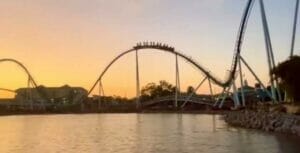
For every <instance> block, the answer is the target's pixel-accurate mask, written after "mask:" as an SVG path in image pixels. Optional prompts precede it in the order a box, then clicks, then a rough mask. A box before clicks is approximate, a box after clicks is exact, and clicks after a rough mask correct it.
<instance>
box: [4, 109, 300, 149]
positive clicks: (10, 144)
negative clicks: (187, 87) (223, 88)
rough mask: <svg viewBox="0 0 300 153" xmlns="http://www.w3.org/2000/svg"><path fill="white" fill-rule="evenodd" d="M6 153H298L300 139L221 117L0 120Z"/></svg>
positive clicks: (96, 116) (95, 116) (93, 116)
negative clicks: (234, 123)
mask: <svg viewBox="0 0 300 153" xmlns="http://www.w3.org/2000/svg"><path fill="white" fill-rule="evenodd" d="M0 125H1V126H0V131H1V134H0V139H1V141H0V152H1V153H39V152H64V153H68V152H69V153H81V152H91V153H96V152H97V153H98V152H103V153H113V152H114V153H140V152H145V153H157V152H164V153H181V152H209V153H232V152H239V153H252V152H255V153H264V152H271V153H272V152H275V153H281V152H282V153H285V152H288V153H293V152H295V153H296V152H300V147H299V140H300V139H299V138H298V137H290V136H284V135H278V134H273V133H264V132H259V131H256V130H247V129H237V128H232V127H230V126H228V125H227V124H226V123H224V122H223V120H221V119H220V116H218V115H197V114H90V115H34V116H8V117H0Z"/></svg>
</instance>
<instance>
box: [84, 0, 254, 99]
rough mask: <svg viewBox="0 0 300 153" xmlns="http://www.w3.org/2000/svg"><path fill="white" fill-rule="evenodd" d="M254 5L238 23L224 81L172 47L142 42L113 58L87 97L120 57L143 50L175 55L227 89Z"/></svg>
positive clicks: (250, 5) (249, 6)
mask: <svg viewBox="0 0 300 153" xmlns="http://www.w3.org/2000/svg"><path fill="white" fill-rule="evenodd" d="M253 4H254V0H248V2H247V5H246V8H245V10H244V13H243V16H242V20H241V23H240V27H239V31H238V35H237V41H236V44H235V49H234V54H233V60H232V64H231V69H230V73H229V75H228V77H227V78H225V80H220V79H218V78H217V76H215V75H212V74H211V73H210V71H209V70H207V69H206V68H204V67H203V66H201V65H200V64H198V63H197V62H196V61H194V60H193V59H191V58H190V57H188V56H186V55H184V54H182V53H180V52H178V51H175V49H174V48H173V47H169V46H168V45H165V44H163V45H162V44H161V43H154V42H150V43H148V42H144V43H138V44H137V45H136V46H134V47H133V48H132V49H129V50H127V51H125V52H122V53H121V54H119V55H118V56H117V57H115V58H114V59H113V60H112V61H111V62H110V63H109V64H108V65H107V66H106V67H105V69H104V71H102V73H101V74H100V76H99V77H98V79H97V81H96V82H95V83H94V84H93V86H92V88H91V89H90V90H89V91H88V95H90V94H91V92H92V91H93V90H94V88H95V87H96V85H97V83H98V82H99V81H101V79H102V77H103V76H104V74H105V73H106V72H107V70H108V69H109V68H110V67H111V66H112V65H113V64H114V63H115V62H116V61H117V60H118V59H120V58H121V57H123V56H124V55H126V54H128V53H130V52H133V51H140V50H144V49H156V50H157V51H164V52H168V53H172V54H175V55H178V56H180V57H181V58H183V59H185V60H186V61H188V62H189V63H191V64H192V65H194V66H195V67H196V68H198V70H200V71H201V72H202V73H203V74H204V75H205V76H207V77H208V78H209V79H210V80H211V81H212V82H213V83H215V84H216V85H218V86H221V87H223V88H225V87H228V86H229V85H230V84H231V82H232V80H233V79H234V77H235V75H236V69H237V64H238V58H239V56H240V53H241V46H242V42H243V39H244V33H245V30H246V27H247V23H248V19H249V16H250V14H251V10H252V7H253Z"/></svg>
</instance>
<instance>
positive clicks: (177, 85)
mask: <svg viewBox="0 0 300 153" xmlns="http://www.w3.org/2000/svg"><path fill="white" fill-rule="evenodd" d="M175 64H176V65H175V68H176V74H175V76H176V78H175V79H176V85H175V101H174V107H175V108H177V107H178V94H180V79H179V67H178V56H177V54H175Z"/></svg>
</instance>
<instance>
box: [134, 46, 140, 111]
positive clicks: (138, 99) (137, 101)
mask: <svg viewBox="0 0 300 153" xmlns="http://www.w3.org/2000/svg"><path fill="white" fill-rule="evenodd" d="M135 64H136V108H137V109H140V108H141V102H140V74H139V55H138V50H135Z"/></svg>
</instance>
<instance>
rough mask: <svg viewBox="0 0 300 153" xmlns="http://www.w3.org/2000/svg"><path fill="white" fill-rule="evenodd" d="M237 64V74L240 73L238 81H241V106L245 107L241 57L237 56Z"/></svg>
mask: <svg viewBox="0 0 300 153" xmlns="http://www.w3.org/2000/svg"><path fill="white" fill-rule="evenodd" d="M238 56H239V57H238V64H239V72H240V81H241V96H242V106H243V107H245V106H246V100H245V94H244V79H243V71H242V64H241V56H240V55H238Z"/></svg>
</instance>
